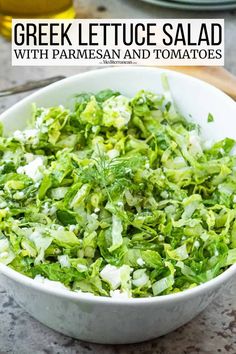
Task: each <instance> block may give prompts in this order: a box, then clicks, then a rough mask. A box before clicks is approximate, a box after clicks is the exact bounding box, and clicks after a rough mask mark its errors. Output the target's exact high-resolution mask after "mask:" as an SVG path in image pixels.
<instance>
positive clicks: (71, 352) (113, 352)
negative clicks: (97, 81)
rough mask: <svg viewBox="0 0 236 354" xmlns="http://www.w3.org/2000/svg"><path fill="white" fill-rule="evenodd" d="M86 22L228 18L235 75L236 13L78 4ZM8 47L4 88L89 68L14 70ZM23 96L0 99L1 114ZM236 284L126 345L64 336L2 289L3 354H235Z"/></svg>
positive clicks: (2, 57) (92, 0) (229, 62)
mask: <svg viewBox="0 0 236 354" xmlns="http://www.w3.org/2000/svg"><path fill="white" fill-rule="evenodd" d="M77 7H78V15H79V16H80V17H84V18H92V17H95V18H96V17H107V18H109V17H114V18H124V17H130V18H131V17H133V18H136V17H137V18H152V17H154V18H158V17H159V18H161V17H162V18H175V17H176V18H190V17H198V18H200V17H203V18H225V32H226V34H225V48H226V63H225V64H226V67H227V68H228V69H229V70H230V71H231V72H232V73H234V74H236V55H235V52H236V12H233V11H230V12H208V13H204V12H188V11H184V12H183V11H177V10H176V11H174V10H167V9H163V8H160V7H155V6H152V5H148V4H145V3H141V2H139V1H138V0H80V1H79V3H77ZM10 61H11V59H10V43H8V42H5V41H4V40H3V39H0V88H6V87H9V86H11V85H14V84H16V83H22V82H25V81H27V80H34V79H38V78H44V77H45V78H46V77H51V76H55V75H66V76H68V75H73V74H75V73H78V72H83V71H86V70H91V69H92V68H91V67H90V68H86V67H70V68H68V67H66V68H65V67H64V68H63V67H35V68H30V67H11V63H10ZM23 96H24V95H23V94H22V95H17V96H12V97H9V98H0V111H3V110H5V109H6V108H7V107H10V106H11V105H12V104H13V103H15V102H16V101H17V100H19V99H20V98H21V97H23ZM235 293H236V280H235V281H234V284H233V286H232V289H231V291H230V292H228V293H223V294H222V296H220V297H219V298H218V299H217V300H216V301H215V302H214V303H212V304H211V305H210V306H208V308H207V309H206V310H205V311H204V312H203V313H202V314H201V315H199V316H198V317H197V318H195V319H194V320H193V321H191V322H190V323H188V324H187V325H185V326H183V327H181V328H179V329H178V330H176V331H175V332H172V333H170V334H168V335H166V336H164V337H161V338H158V339H156V340H153V341H150V342H147V343H142V344H137V345H127V346H104V345H96V344H90V343H84V342H80V341H78V340H74V339H72V338H69V337H65V336H63V335H61V334H59V333H56V332H54V331H53V330H51V329H49V328H47V327H45V326H43V325H42V324H40V323H39V322H37V321H36V320H34V319H33V318H31V317H30V316H29V315H28V314H27V313H26V312H25V311H24V310H23V309H21V308H20V307H19V306H18V305H17V304H16V303H15V302H14V300H13V299H12V298H11V297H9V296H8V295H7V294H6V293H5V291H4V289H2V288H1V285H0V354H5V353H14V354H43V353H45V354H62V353H63V354H64V353H68V354H76V353H79V354H218V353H220V354H235V353H236V296H235Z"/></svg>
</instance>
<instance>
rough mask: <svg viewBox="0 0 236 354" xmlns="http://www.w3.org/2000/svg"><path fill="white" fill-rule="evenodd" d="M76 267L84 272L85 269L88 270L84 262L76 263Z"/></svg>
mask: <svg viewBox="0 0 236 354" xmlns="http://www.w3.org/2000/svg"><path fill="white" fill-rule="evenodd" d="M77 269H78V270H79V271H82V272H86V270H88V267H87V266H86V265H85V264H81V263H79V264H77Z"/></svg>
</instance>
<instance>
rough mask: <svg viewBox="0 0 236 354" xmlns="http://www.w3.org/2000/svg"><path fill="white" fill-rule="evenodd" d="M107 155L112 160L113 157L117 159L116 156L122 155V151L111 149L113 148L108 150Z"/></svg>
mask: <svg viewBox="0 0 236 354" xmlns="http://www.w3.org/2000/svg"><path fill="white" fill-rule="evenodd" d="M107 155H108V157H109V158H110V159H111V160H112V159H115V158H116V157H118V156H119V155H120V152H119V151H118V150H116V149H111V150H109V151H107Z"/></svg>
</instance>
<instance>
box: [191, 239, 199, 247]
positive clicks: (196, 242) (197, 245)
mask: <svg viewBox="0 0 236 354" xmlns="http://www.w3.org/2000/svg"><path fill="white" fill-rule="evenodd" d="M193 246H194V247H195V248H199V247H200V242H199V241H198V240H196V241H194V243H193Z"/></svg>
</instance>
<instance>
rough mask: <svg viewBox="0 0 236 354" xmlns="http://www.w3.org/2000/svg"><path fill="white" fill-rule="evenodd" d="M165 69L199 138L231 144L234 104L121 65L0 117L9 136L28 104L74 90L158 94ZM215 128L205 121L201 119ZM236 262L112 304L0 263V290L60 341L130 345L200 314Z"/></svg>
mask: <svg viewBox="0 0 236 354" xmlns="http://www.w3.org/2000/svg"><path fill="white" fill-rule="evenodd" d="M163 71H165V72H166V73H167V75H168V80H169V84H170V87H171V91H172V93H173V97H174V100H175V102H176V104H177V106H178V109H179V111H180V112H182V113H183V114H184V115H185V116H188V115H191V116H192V118H193V119H194V120H195V121H196V122H198V123H199V124H200V125H201V127H202V133H203V136H204V137H205V138H207V139H208V138H209V139H211V138H213V139H221V138H224V137H226V136H228V137H232V138H236V120H235V117H236V104H235V102H234V101H233V100H232V99H231V98H229V97H228V96H226V95H225V94H224V93H222V92H221V91H219V90H218V89H216V88H214V87H213V86H210V85H209V84H206V83H204V82H203V81H200V80H197V79H194V78H192V77H190V76H186V75H183V74H180V73H176V72H173V71H167V70H162V69H157V68H148V67H146V68H144V67H126V68H109V69H100V70H95V71H90V72H87V73H84V74H79V75H77V76H73V77H69V78H67V79H65V80H62V81H59V82H57V83H54V84H52V85H50V86H48V87H46V88H43V89H41V90H39V91H38V92H36V93H34V94H32V95H30V96H29V97H27V98H25V99H24V100H22V101H20V102H18V103H17V104H15V105H14V106H13V107H11V108H10V109H9V110H7V111H6V112H5V113H3V114H2V115H1V116H0V120H1V121H2V122H4V125H5V127H6V129H7V130H8V131H12V130H15V129H21V128H24V127H25V125H26V122H27V120H28V119H29V118H30V114H31V104H32V103H36V104H37V105H39V106H46V107H47V106H52V105H58V104H63V105H65V106H68V105H71V104H72V100H71V98H72V97H73V96H74V95H75V94H76V93H78V92H81V91H90V92H91V91H94V92H97V91H99V90H101V89H106V88H111V89H115V90H118V91H120V92H122V93H124V94H126V95H128V96H131V95H134V94H135V93H136V92H137V91H138V90H140V89H147V90H151V91H154V92H157V93H160V92H162V85H161V74H162V73H163ZM209 112H210V113H211V114H212V115H213V116H214V122H212V123H211V124H209V123H207V117H208V113H209ZM235 274H236V264H235V265H233V266H231V267H230V268H228V269H227V270H226V271H225V272H224V273H222V274H221V275H219V276H218V277H216V278H215V279H213V280H210V281H209V282H207V283H205V284H202V285H199V286H197V287H195V288H193V289H190V290H186V291H184V292H181V293H177V294H172V295H164V296H157V297H152V298H142V299H115V298H106V297H95V296H91V295H88V294H81V293H75V292H72V291H69V290H64V289H63V288H62V289H61V288H58V287H52V286H50V285H48V284H41V283H39V282H37V281H36V280H33V279H30V278H28V277H26V276H24V275H21V274H19V273H17V272H16V271H14V270H12V269H11V268H10V267H8V266H5V265H2V264H0V279H1V284H3V286H5V288H6V290H7V291H8V292H9V293H10V294H11V295H12V296H13V297H14V298H15V300H16V301H17V302H18V303H19V304H20V305H21V306H22V307H23V308H25V309H26V310H27V311H28V312H29V313H30V314H31V315H32V316H33V317H35V318H36V319H38V320H39V321H41V322H42V323H44V324H46V325H47V326H49V327H51V328H53V329H55V330H57V331H59V332H62V333H64V334H66V335H69V336H72V337H75V338H79V339H82V340H86V341H90V342H97V343H113V344H114V343H116V344H124V343H134V342H141V341H145V340H149V339H152V338H155V337H158V336H161V335H164V334H166V333H168V332H170V331H172V330H174V329H176V328H178V327H180V326H182V325H183V324H185V323H186V322H188V321H190V320H191V319H192V318H194V317H195V316H196V315H197V314H199V313H200V312H201V311H202V310H203V309H204V308H205V307H206V306H207V305H208V304H209V303H210V302H211V301H212V300H213V299H214V298H215V297H216V296H217V295H218V294H219V293H220V292H221V291H222V289H224V288H226V287H227V286H229V285H230V279H232V277H233V275H235Z"/></svg>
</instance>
